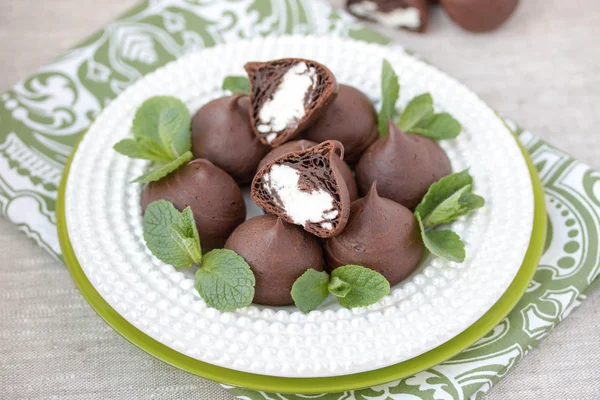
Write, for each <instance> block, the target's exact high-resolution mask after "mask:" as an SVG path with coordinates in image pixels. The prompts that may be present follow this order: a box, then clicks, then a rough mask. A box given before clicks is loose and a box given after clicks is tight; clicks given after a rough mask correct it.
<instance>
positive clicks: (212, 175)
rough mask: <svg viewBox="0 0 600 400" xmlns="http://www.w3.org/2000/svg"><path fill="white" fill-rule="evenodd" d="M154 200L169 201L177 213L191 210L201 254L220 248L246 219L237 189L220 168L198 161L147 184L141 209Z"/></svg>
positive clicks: (244, 205)
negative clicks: (188, 208) (186, 209)
mask: <svg viewBox="0 0 600 400" xmlns="http://www.w3.org/2000/svg"><path fill="white" fill-rule="evenodd" d="M156 200H167V201H170V202H171V203H173V205H174V206H175V208H177V209H178V210H179V211H183V210H184V209H185V208H186V207H188V206H189V207H190V208H191V210H192V213H193V214H194V220H195V221H196V227H197V228H198V234H199V235H200V244H201V245H202V251H203V252H207V251H210V250H212V249H215V248H221V247H223V245H224V244H225V241H226V240H227V238H228V237H229V235H230V234H231V232H232V231H233V230H234V229H235V228H236V227H237V226H238V225H239V224H241V223H242V222H244V220H245V219H246V204H245V203H244V199H243V197H242V192H241V191H240V187H239V186H238V185H237V183H235V181H234V180H233V178H232V177H231V176H229V175H228V174H227V173H226V172H225V171H223V170H222V169H221V168H219V167H216V166H215V165H214V164H213V163H211V162H210V161H208V160H204V159H201V158H199V159H197V160H194V161H192V162H190V163H188V164H186V165H183V166H181V167H179V168H178V169H177V170H176V171H175V172H173V173H171V174H169V175H167V176H165V177H164V178H162V179H160V180H158V181H155V182H150V184H148V186H146V188H145V189H144V191H143V193H142V209H143V210H144V211H145V210H146V207H148V204H150V203H152V202H153V201H156Z"/></svg>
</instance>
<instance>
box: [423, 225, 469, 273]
mask: <svg viewBox="0 0 600 400" xmlns="http://www.w3.org/2000/svg"><path fill="white" fill-rule="evenodd" d="M415 216H416V217H417V221H418V222H419V226H420V227H421V237H422V238H423V243H424V244H425V247H427V249H428V250H429V251H430V252H431V253H433V254H435V255H436V256H438V257H440V258H443V259H445V260H448V261H454V262H459V263H461V262H463V261H464V260H465V244H464V243H463V242H462V240H460V236H458V235H457V234H456V233H455V232H452V231H451V230H447V229H444V230H430V231H426V230H425V228H424V227H423V221H421V217H420V216H419V214H418V213H416V214H415Z"/></svg>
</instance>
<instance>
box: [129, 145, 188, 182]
mask: <svg viewBox="0 0 600 400" xmlns="http://www.w3.org/2000/svg"><path fill="white" fill-rule="evenodd" d="M192 158H194V155H193V154H192V152H191V151H186V152H185V153H183V154H182V155H180V156H179V157H178V158H176V159H175V160H173V161H171V162H169V163H167V164H163V165H161V166H159V167H158V168H156V169H154V170H152V171H150V172H148V173H146V174H144V175H142V176H139V177H137V178H136V179H135V180H134V181H133V182H141V183H146V182H153V181H157V180H159V179H161V178H164V177H165V176H167V175H169V174H170V173H171V172H173V171H175V170H176V169H177V168H179V167H180V166H182V165H183V164H185V163H187V162H188V161H190V160H191V159H192Z"/></svg>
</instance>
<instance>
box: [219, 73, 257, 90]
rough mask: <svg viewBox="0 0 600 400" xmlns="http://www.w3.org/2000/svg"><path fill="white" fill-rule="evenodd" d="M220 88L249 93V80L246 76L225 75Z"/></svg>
mask: <svg viewBox="0 0 600 400" xmlns="http://www.w3.org/2000/svg"><path fill="white" fill-rule="evenodd" d="M222 88H223V90H229V91H230V92H231V93H233V94H238V93H239V94H250V81H249V80H248V77H246V76H226V77H225V79H224V80H223V86H222Z"/></svg>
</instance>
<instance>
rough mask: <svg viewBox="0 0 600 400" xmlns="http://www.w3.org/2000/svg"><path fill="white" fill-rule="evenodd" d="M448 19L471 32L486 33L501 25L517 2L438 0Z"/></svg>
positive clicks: (501, 0) (516, 0) (505, 0)
mask: <svg viewBox="0 0 600 400" xmlns="http://www.w3.org/2000/svg"><path fill="white" fill-rule="evenodd" d="M440 3H441V5H442V7H443V8H444V9H445V10H446V12H447V13H448V15H449V16H450V18H452V19H453V20H454V22H456V24H457V25H459V26H460V27H461V28H463V29H466V30H468V31H471V32H487V31H491V30H494V29H496V28H498V27H499V26H500V25H502V24H503V23H504V22H506V20H508V18H509V17H510V16H511V15H512V13H513V12H514V11H515V9H516V8H517V5H518V4H519V0H440Z"/></svg>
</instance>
